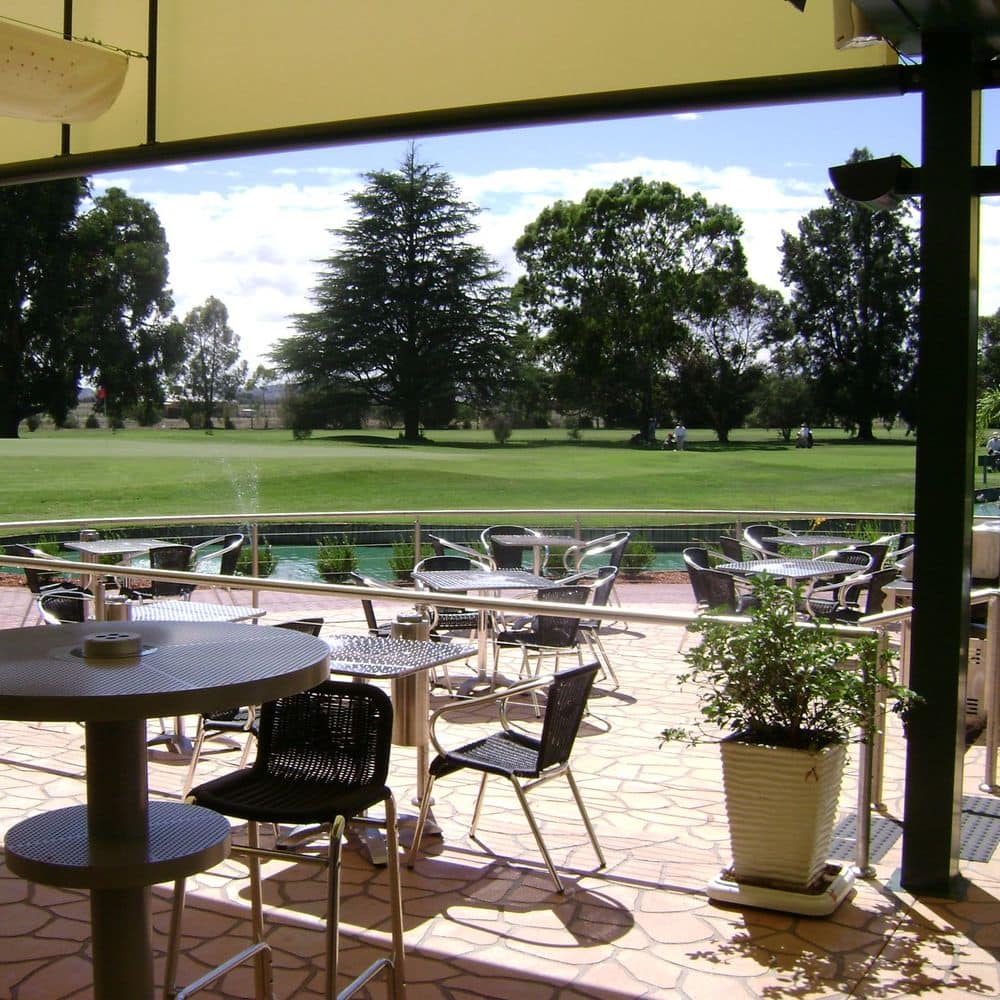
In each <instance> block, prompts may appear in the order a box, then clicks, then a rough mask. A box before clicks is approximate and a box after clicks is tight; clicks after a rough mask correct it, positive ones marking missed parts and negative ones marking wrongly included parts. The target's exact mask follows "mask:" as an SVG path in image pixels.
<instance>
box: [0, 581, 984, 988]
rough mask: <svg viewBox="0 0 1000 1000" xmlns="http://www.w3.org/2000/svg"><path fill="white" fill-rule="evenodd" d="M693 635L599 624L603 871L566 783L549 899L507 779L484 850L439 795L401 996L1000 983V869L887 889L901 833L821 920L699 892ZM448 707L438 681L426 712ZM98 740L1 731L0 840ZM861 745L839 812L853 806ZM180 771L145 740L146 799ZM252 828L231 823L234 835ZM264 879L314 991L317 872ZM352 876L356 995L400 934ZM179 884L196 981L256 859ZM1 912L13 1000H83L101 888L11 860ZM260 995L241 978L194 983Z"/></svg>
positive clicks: (713, 828) (549, 813)
mask: <svg viewBox="0 0 1000 1000" xmlns="http://www.w3.org/2000/svg"><path fill="white" fill-rule="evenodd" d="M621 590H622V600H623V602H624V603H625V604H626V605H628V606H635V607H645V608H649V607H658V608H661V609H664V610H666V609H668V608H669V609H670V610H680V609H683V610H687V609H690V607H691V605H690V595H689V593H688V591H687V589H686V587H670V586H662V587H643V586H624V587H622V588H621ZM197 596H198V595H196V599H197ZM25 599H26V591H22V590H16V589H11V588H3V589H2V590H0V625H3V626H5V627H10V626H15V625H17V624H19V622H20V620H21V617H22V615H23V612H24V607H25V604H24V602H25ZM204 599H211V598H210V597H206V598H204ZM262 603H264V605H265V606H266V607H267V608H268V611H269V617H268V620H270V621H279V620H282V619H287V618H290V617H294V616H296V615H297V614H300V613H301V614H305V613H306V612H309V611H313V612H319V613H322V614H323V615H324V617H325V618H326V621H327V628H328V629H337V630H341V631H343V630H352V631H363V628H364V625H363V621H362V619H361V614H360V608H359V607H358V606H357V605H356V604H354V603H353V602H345V601H331V602H329V603H328V604H326V605H324V604H323V602H322V601H318V600H317V599H316V598H315V597H309V598H296V597H293V596H292V595H271V594H268V595H265V600H263V602H262ZM384 610H388V607H387V608H386V609H384ZM682 638H683V632H682V630H681V629H680V628H679V627H677V626H667V625H655V626H654V625H641V626H640V625H633V626H631V627H630V628H628V629H626V628H624V627H623V626H621V625H620V624H613V625H609V627H608V628H607V629H606V634H605V644H606V646H607V648H608V650H609V652H610V654H611V655H612V657H613V658H614V662H615V666H616V669H617V671H618V675H619V677H620V679H621V687H620V688H618V689H617V690H612V688H611V687H610V685H609V683H608V682H607V681H600V682H599V683H598V687H597V690H596V692H595V695H594V697H593V700H592V702H591V712H590V715H589V716H588V717H587V718H586V719H585V721H584V725H583V728H582V731H581V734H580V739H579V741H578V743H577V747H576V750H575V753H574V757H573V767H574V772H575V774H576V776H577V780H578V782H579V785H580V788H581V792H582V794H583V797H584V799H585V801H586V803H587V806H588V809H589V811H590V814H591V817H592V818H593V820H594V824H595V826H596V829H597V831H598V836H599V837H600V840H601V842H602V846H603V848H604V853H605V855H606V857H607V861H608V865H607V867H606V868H604V869H599V868H598V867H597V860H596V858H595V857H594V854H593V851H592V848H591V845H590V843H589V841H588V839H587V836H586V833H585V831H584V829H583V827H582V824H581V823H580V820H579V816H578V814H577V813H576V810H575V807H574V806H573V803H572V799H571V797H570V795H569V792H568V789H567V788H566V785H565V783H563V782H561V781H555V782H551V783H549V784H546V785H544V786H542V787H540V788H538V789H537V790H536V791H534V792H533V793H532V801H533V804H534V806H535V809H536V814H537V816H538V818H539V822H540V824H541V827H542V830H543V833H544V836H545V838H546V841H547V843H548V844H549V846H550V849H551V851H552V855H553V858H554V860H555V863H556V866H557V867H558V868H559V870H560V872H561V874H562V877H563V880H564V882H565V884H566V892H565V894H563V895H560V894H558V893H556V892H555V891H554V888H553V886H552V884H551V882H550V880H549V877H548V875H547V873H546V871H545V869H544V866H543V865H542V862H541V858H540V857H539V855H538V850H537V847H536V845H535V843H534V840H533V838H532V836H531V834H530V832H529V830H528V829H527V825H526V824H525V822H524V819H523V816H522V814H521V812H520V810H519V808H518V806H517V803H516V800H515V798H514V796H513V794H512V792H511V791H509V790H508V789H507V788H505V787H502V785H501V783H499V782H496V783H494V785H491V786H490V788H489V789H488V791H487V797H486V802H485V806H484V809H483V817H482V821H481V824H480V830H479V834H478V839H477V840H475V841H474V840H471V839H470V838H469V837H468V825H469V820H470V818H471V816H472V811H473V803H474V800H475V793H476V790H477V782H476V780H475V779H474V778H473V777H466V776H462V775H455V776H452V777H450V778H447V779H443V780H442V781H441V782H440V783H439V784H438V785H437V786H436V788H435V800H436V801H435V806H434V811H435V815H436V818H437V821H438V823H439V824H440V826H441V828H442V831H443V836H442V837H440V838H431V839H426V840H425V851H424V852H423V855H422V856H421V858H420V859H419V860H418V861H417V863H416V865H415V867H414V868H413V869H412V870H409V869H407V868H405V867H404V869H403V898H404V915H405V926H406V945H407V949H408V954H407V979H408V983H409V996H410V997H411V998H415V1000H424V998H427V1000H434V998H443V1000H444V998H447V1000H475V998H511V1000H554V998H560V1000H576V998H584V997H588V998H594V997H596V998H607V1000H611V998H619V997H662V996H667V995H670V996H676V997H678V998H698V1000H701V998H715V997H721V998H726V1000H737V998H741V997H765V998H773V1000H779V998H789V1000H792V998H795V1000H798V998H809V1000H812V998H838V997H848V996H851V997H865V998H884V1000H888V998H894V997H904V996H916V995H933V996H935V997H969V996H983V997H994V996H1000V973H998V968H1000V967H998V964H997V960H998V957H1000V862H998V861H997V860H995V859H991V860H990V861H987V862H964V863H963V866H962V871H963V874H964V875H965V876H966V878H967V879H968V884H967V891H966V892H965V894H964V898H962V899H935V898H930V897H922V898H915V897H913V896H912V895H910V894H908V893H906V892H903V891H900V890H899V889H898V888H892V887H891V886H892V884H893V883H892V876H893V875H894V873H895V872H896V871H897V869H898V866H899V861H900V856H899V852H900V842H899V841H898V840H897V842H896V843H895V845H894V846H893V847H892V848H891V849H890V851H889V853H888V854H887V855H886V856H885V857H884V858H883V859H882V860H880V861H879V862H878V864H877V865H876V875H875V877H874V878H872V879H868V880H860V879H859V881H858V882H857V883H856V888H855V891H854V893H853V894H852V896H851V897H850V898H848V900H847V901H846V902H844V903H843V904H842V905H841V906H840V908H839V909H838V910H837V911H836V912H835V913H834V914H833V915H832V916H829V917H826V918H809V917H795V916H790V915H787V914H782V913H776V912H770V911H766V910H755V909H750V908H744V909H737V908H731V907H724V906H721V905H718V904H716V903H713V902H711V901H709V900H708V898H707V897H706V895H705V891H704V889H705V885H706V883H707V882H708V881H709V880H710V879H711V878H712V877H714V876H715V875H716V874H717V873H718V872H719V870H720V869H721V868H722V867H723V866H724V865H725V863H726V861H727V851H728V837H727V830H726V822H725V815H724V811H723V805H722V791H721V779H720V772H719V764H718V759H717V751H716V749H715V748H714V747H713V746H711V745H706V746H698V747H694V748H691V747H687V746H683V745H680V744H669V745H667V746H665V747H663V748H661V747H660V745H659V740H658V733H659V731H660V730H661V729H662V728H663V726H665V725H669V724H673V725H680V724H683V723H685V722H687V721H690V720H691V719H693V717H694V713H695V703H696V702H695V696H694V693H693V692H689V691H681V690H679V689H678V685H677V684H676V680H675V678H676V675H677V674H678V673H679V672H680V670H681V668H682V665H683V659H682V653H681V652H679V647H680V645H681V641H682ZM0 641H2V640H0ZM514 667H515V663H514V662H512V663H511V668H512V669H513V668H514ZM460 672H461V668H459V669H457V670H456V671H455V673H456V674H457V673H460ZM445 697H446V696H445V694H444V693H443V692H436V693H435V695H434V698H433V701H434V704H435V705H437V704H442V703H443V702H444V699H445ZM530 718H531V716H530V713H528V712H527V711H526V713H525V719H526V720H527V721H529V722H530ZM156 724H157V723H156V720H152V721H151V722H150V725H151V726H155V725H156ZM480 725H482V719H481V718H478V719H473V720H471V721H469V722H463V723H461V724H457V725H454V726H453V727H452V729H450V730H449V732H451V733H452V734H453V735H454V738H455V739H460V738H461V739H465V738H467V737H468V734H469V732H471V731H472V727H473V726H480ZM83 738H84V731H83V729H82V728H81V727H80V726H76V725H63V724H47V723H46V724H43V723H40V724H24V723H10V722H0V789H2V795H0V833H3V832H5V831H6V829H7V828H8V827H9V826H10V825H11V824H12V823H14V822H16V821H18V820H20V819H22V818H23V817H24V816H26V815H30V814H32V813H36V812H41V811H43V810H46V809H51V808H56V807H59V806H65V805H70V804H74V803H78V802H81V801H82V797H83V791H84V784H83V767H84V756H83V751H82V746H83ZM983 753H984V749H983V747H982V745H981V743H980V744H977V745H974V746H972V747H970V748H969V750H968V752H967V755H966V761H965V783H966V792H967V793H969V794H975V795H983V794H984V793H982V792H980V791H979V790H978V782H979V781H980V780H981V774H982V766H983ZM888 754H889V758H888V766H887V768H886V789H885V801H886V804H887V814H888V815H890V816H895V817H899V816H900V815H901V794H902V754H903V744H902V740H901V737H900V734H899V732H898V731H896V730H892V731H891V733H890V739H889V749H888ZM853 756H854V758H855V759H854V760H853V762H852V764H851V769H850V771H849V773H848V775H847V776H846V777H845V784H844V792H843V795H842V801H841V814H842V815H847V814H849V813H853V812H854V811H855V798H854V797H855V788H856V784H855V782H856V764H857V761H856V754H855V755H853ZM237 758H238V754H237V753H234V752H232V751H222V750H221V749H219V748H213V750H212V752H210V753H209V754H208V755H207V756H206V758H205V760H204V762H203V765H202V767H201V770H200V772H199V778H202V779H204V778H208V777H210V776H212V775H214V774H219V773H222V772H223V771H224V770H225V769H227V768H230V767H233V766H235V763H236V759H237ZM185 768H186V762H185V761H183V760H182V759H180V758H179V757H177V756H175V755H172V754H170V753H168V752H166V751H153V752H151V753H150V757H149V780H150V790H151V795H152V796H153V797H157V798H168V799H169V798H176V797H178V796H179V794H180V789H181V786H182V782H183V779H184V774H185ZM391 783H392V786H393V788H394V790H395V792H396V797H397V800H398V802H399V803H400V805H401V807H402V808H404V809H405V810H410V809H412V806H411V800H412V797H413V795H414V791H415V756H414V751H413V750H411V749H408V748H397V749H396V750H394V759H393V766H392V776H391ZM241 834H242V828H241V827H240V826H237V827H236V828H235V835H236V836H237V838H238V837H239V836H241ZM355 846H356V845H355ZM265 875H266V889H265V901H266V905H267V914H266V925H267V933H268V940H269V941H270V943H271V945H272V947H273V949H274V962H275V993H276V996H277V997H279V998H282V1000H283V998H293V997H294V998H301V1000H316V998H319V997H320V996H321V991H322V983H323V959H322V947H323V939H322V911H323V901H322V900H323V884H324V880H323V877H322V874H321V869H319V868H317V867H316V866H312V865H298V866H296V865H290V864H286V863H282V862H270V863H268V864H267V865H266V866H265ZM343 882H344V891H343V904H342V921H343V930H344V933H343V940H342V948H341V963H342V972H343V982H342V983H341V986H343V985H345V984H346V983H347V981H348V979H349V978H350V977H352V976H353V975H355V974H357V973H358V972H359V971H360V970H361V969H362V968H363V967H364V966H366V965H367V964H368V962H369V961H371V960H372V958H373V957H374V956H375V955H377V954H378V953H379V952H380V951H381V949H383V948H384V947H385V946H386V943H387V941H388V921H387V919H386V915H385V899H386V885H385V875H384V870H383V869H378V868H373V867H372V866H371V865H370V864H369V863H368V862H367V861H366V860H365V859H364V857H363V856H362V854H361V853H360V852H358V851H356V850H353V849H352V848H351V846H350V845H349V847H348V849H347V850H346V851H345V858H344V875H343ZM188 888H189V897H188V898H189V902H188V909H187V912H186V914H185V919H184V932H183V933H184V940H183V955H182V960H181V969H180V981H181V982H189V981H191V980H192V979H193V978H195V977H196V976H197V975H199V974H200V973H202V972H203V971H205V970H206V969H208V968H210V967H211V966H213V965H214V964H215V963H217V962H218V961H220V960H221V959H222V958H224V957H226V956H228V955H230V954H232V953H233V952H234V951H237V950H238V949H239V948H240V947H242V946H244V945H245V944H247V943H248V941H249V899H248V893H247V881H246V878H245V869H244V868H243V867H242V866H241V865H239V864H238V863H236V862H232V861H227V862H225V863H224V864H222V865H220V866H218V867H217V868H214V869H212V870H211V871H209V872H205V873H203V874H201V875H199V876H197V877H195V878H193V879H191V880H190V881H189V886H188ZM152 895H153V909H154V935H155V937H154V947H155V949H156V955H157V962H156V975H157V977H158V982H159V981H160V978H161V977H162V964H163V948H164V944H165V935H166V929H167V922H168V916H169V907H170V899H171V886H169V885H162V886H156V887H154V889H153V891H152ZM0 906H2V908H0V998H11V1000H69V998H73V1000H84V998H88V997H90V996H91V990H90V986H89V982H90V965H89V911H88V905H87V899H86V895H85V894H83V893H79V892H74V891H69V890H61V889H54V888H49V887H45V886H39V885H32V884H28V883H26V882H24V881H22V880H21V879H19V878H16V877H15V876H13V875H11V874H10V873H9V872H8V871H7V870H6V868H5V867H0ZM252 995H253V989H252V976H251V972H250V970H249V969H240V970H237V971H235V972H233V973H231V974H230V975H228V976H227V977H226V978H225V979H224V980H223V981H222V982H221V984H219V986H218V987H217V988H215V989H211V990H206V991H205V992H204V993H202V994H199V996H205V997H206V998H208V997H215V998H237V997H240V998H242V997H250V996H252ZM368 995H370V996H373V997H382V996H384V995H385V988H384V985H383V984H382V983H375V984H373V985H372V986H371V989H370V993H369V994H368ZM123 1000H128V998H123Z"/></svg>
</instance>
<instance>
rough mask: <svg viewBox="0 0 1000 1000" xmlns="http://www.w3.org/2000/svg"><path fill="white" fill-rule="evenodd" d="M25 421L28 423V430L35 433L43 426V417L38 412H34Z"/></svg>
mask: <svg viewBox="0 0 1000 1000" xmlns="http://www.w3.org/2000/svg"><path fill="white" fill-rule="evenodd" d="M25 423H26V424H27V425H28V430H29V431H31V432H32V433H34V432H35V431H37V430H38V428H39V427H41V426H42V418H41V417H40V416H38V414H37V413H32V414H31V416H30V417H28V419H27V420H25Z"/></svg>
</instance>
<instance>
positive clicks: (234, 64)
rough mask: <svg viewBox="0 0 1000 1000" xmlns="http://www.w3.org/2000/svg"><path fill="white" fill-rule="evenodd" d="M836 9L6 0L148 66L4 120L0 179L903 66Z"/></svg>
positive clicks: (706, 3) (430, 0)
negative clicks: (71, 109) (850, 41)
mask: <svg viewBox="0 0 1000 1000" xmlns="http://www.w3.org/2000/svg"><path fill="white" fill-rule="evenodd" d="M64 7H65V8H66V10H65V11H64ZM835 7H836V8H837V9H838V10H839V12H840V14H841V16H840V17H839V18H838V19H837V30H839V31H840V32H841V34H843V32H844V24H845V23H847V24H848V26H849V25H850V23H851V18H850V16H848V17H847V20H846V22H845V18H844V16H843V15H844V13H845V12H846V13H847V14H848V15H850V13H851V12H852V10H853V8H852V5H851V4H849V3H847V2H846V0H838V2H836V3H830V2H828V0H823V2H819V0H813V2H811V3H809V4H808V5H807V6H806V8H805V10H804V11H802V12H799V11H797V10H795V9H794V8H793V7H792V6H791V5H789V4H788V3H785V2H781V0H758V2H755V3H747V2H746V0H699V2H698V3H669V2H663V0H620V2H619V3H617V4H615V5H612V6H609V5H608V4H607V3H606V2H603V0H546V2H545V3H536V2H534V0H507V2H506V3H502V4H497V3H490V2H487V0H462V2H461V3H455V2H454V0H425V2H423V3H420V4H414V3H411V2H409V0H379V2H377V3H372V2H371V0H337V2H335V3H331V2H329V0H284V2H282V3H274V2H273V0H241V2H240V3H238V4H236V3H220V2H212V0H209V2H206V0H170V2H169V3H158V2H157V0H70V2H69V4H68V6H67V5H65V4H64V0H7V2H2V3H0V17H4V18H16V19H18V20H20V21H23V22H28V23H30V24H32V25H37V26H39V27H41V28H43V29H48V30H50V31H55V32H58V33H62V32H69V33H71V34H72V36H73V37H75V38H86V39H94V40H97V41H98V42H100V43H104V44H106V45H110V46H115V47H116V48H118V49H125V50H134V51H136V52H139V53H142V56H139V57H136V56H133V57H131V58H130V60H129V62H130V66H129V71H128V76H127V78H126V80H125V83H124V86H123V87H122V89H121V92H120V94H119V95H118V97H117V99H116V100H115V101H114V103H113V104H112V105H111V106H110V108H109V109H108V110H107V111H106V112H104V113H103V114H101V115H100V116H99V117H98V118H96V119H95V120H94V121H92V122H87V123H81V124H74V125H72V126H70V128H69V129H68V130H67V129H64V128H63V127H62V126H61V125H60V124H58V123H52V122H45V121H23V120H17V121H14V120H11V119H7V118H0V180H7V181H10V180H12V179H22V178H27V177H41V176H46V175H47V176H52V175H53V174H55V173H56V172H61V173H71V172H75V173H87V172H91V171H92V170H94V169H100V168H101V167H102V166H104V167H111V166H122V165H126V164H129V163H140V162H166V161H169V160H182V159H195V158H198V157H205V156H212V155H229V154H232V153H238V152H241V151H252V150H255V149H256V150H262V149H278V148H282V147H284V148H288V147H290V146H296V145H298V146H302V145H307V144H319V143H324V142H325V143H329V142H336V141H350V140H356V139H363V138H373V137H376V136H379V135H389V134H407V131H408V132H409V133H418V132H419V133H424V134H426V133H428V132H430V131H435V130H444V129H448V128H461V127H476V126H477V125H489V124H496V123H499V122H511V121H512V120H528V119H530V118H531V117H532V116H534V118H535V119H536V120H539V119H541V118H543V117H545V118H547V119H549V120H551V119H552V118H553V117H559V115H560V114H562V115H565V116H572V115H574V114H577V115H578V114H586V113H588V112H589V113H592V114H605V115H612V114H615V113H621V112H623V111H624V112H628V111H629V110H637V109H638V110H643V109H644V110H654V108H655V107H657V106H664V105H669V104H670V103H671V102H673V103H675V104H676V103H678V102H680V104H683V102H684V100H689V101H691V102H692V103H697V101H698V99H699V97H700V98H701V99H702V100H704V99H706V95H707V94H709V93H710V92H711V91H712V88H722V90H723V92H724V93H725V97H726V100H727V101H729V102H730V103H747V102H748V101H750V100H752V99H753V95H754V94H755V92H756V90H755V88H756V87H757V86H759V87H760V88H766V89H762V90H761V93H762V94H764V93H767V94H773V93H777V92H778V90H780V87H781V85H782V81H785V82H786V83H787V84H788V89H789V93H791V92H793V91H795V92H797V88H796V86H795V81H797V80H800V79H802V78H806V77H814V76H816V75H820V76H822V75H824V74H841V73H856V72H857V71H865V70H869V71H871V70H877V69H878V68H879V67H881V68H882V69H883V70H884V69H885V67H886V66H889V65H892V64H893V63H894V62H895V55H894V54H893V52H892V50H891V49H889V48H888V47H887V46H885V45H876V46H874V47H865V48H850V47H848V48H842V49H838V48H836V47H835V44H834V35H835V25H834V8H835ZM854 13H855V14H856V13H857V12H856V11H854ZM64 14H68V18H67V20H66V21H65V22H64ZM0 86H2V84H0ZM741 94H742V95H744V96H743V98H742V100H741V99H740V95H741Z"/></svg>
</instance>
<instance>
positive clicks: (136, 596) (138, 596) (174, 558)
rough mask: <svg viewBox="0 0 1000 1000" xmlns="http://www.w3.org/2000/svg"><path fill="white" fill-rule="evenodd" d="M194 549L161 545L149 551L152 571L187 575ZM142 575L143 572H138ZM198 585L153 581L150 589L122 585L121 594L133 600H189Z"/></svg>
mask: <svg viewBox="0 0 1000 1000" xmlns="http://www.w3.org/2000/svg"><path fill="white" fill-rule="evenodd" d="M193 554H194V548H193V547H192V546H190V545H160V546H157V547H156V548H153V549H150V550H149V568H150V569H173V570H179V571H180V572H183V573H186V572H188V571H189V570H190V569H191V559H192V556H193ZM138 572H139V573H140V574H141V572H142V570H141V569H140V570H138ZM196 586H197V585H196V584H193V583H178V582H175V581H174V580H151V581H150V586H148V587H132V586H129V585H128V584H122V586H121V588H120V589H121V592H122V594H123V595H124V596H125V597H128V598H130V599H132V600H144V601H148V600H155V599H156V598H160V597H170V598H178V597H179V598H180V599H181V600H184V601H186V600H189V599H190V597H191V594H192V592H193V591H194V589H195V587H196Z"/></svg>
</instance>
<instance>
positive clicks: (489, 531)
mask: <svg viewBox="0 0 1000 1000" xmlns="http://www.w3.org/2000/svg"><path fill="white" fill-rule="evenodd" d="M537 534H538V532H537V531H532V530H531V528H525V527H524V526H523V525H520V524H493V525H490V527H488V528H484V529H483V533H482V534H481V535H480V536H479V538H480V541H481V542H482V545H483V548H484V549H485V550H486V551H487V552H489V554H490V555H491V556H492V557H493V562H494V563H496V567H497V569H523V568H524V560H525V558H526V557H528V558H530V557H531V549H520V548H518V549H514V548H511V547H510V546H509V545H501V544H500V543H498V542H494V541H493V536H494V535H537Z"/></svg>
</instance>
